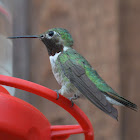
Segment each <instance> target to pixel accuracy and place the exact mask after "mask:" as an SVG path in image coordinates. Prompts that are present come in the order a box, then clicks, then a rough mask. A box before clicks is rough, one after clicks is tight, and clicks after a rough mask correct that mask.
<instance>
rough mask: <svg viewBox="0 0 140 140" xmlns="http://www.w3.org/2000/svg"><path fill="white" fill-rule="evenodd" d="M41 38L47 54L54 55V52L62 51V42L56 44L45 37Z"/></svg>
mask: <svg viewBox="0 0 140 140" xmlns="http://www.w3.org/2000/svg"><path fill="white" fill-rule="evenodd" d="M41 40H42V42H43V43H44V44H45V46H46V47H47V50H48V54H49V56H54V55H55V54H56V53H59V52H62V51H63V48H64V46H63V45H62V44H56V42H54V41H53V40H51V39H47V38H42V39H41Z"/></svg>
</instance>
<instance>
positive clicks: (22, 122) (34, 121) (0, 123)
mask: <svg viewBox="0 0 140 140" xmlns="http://www.w3.org/2000/svg"><path fill="white" fill-rule="evenodd" d="M0 84H1V85H6V86H10V87H15V88H18V89H21V90H25V91H28V92H31V93H33V94H36V95H39V96H41V97H44V98H46V99H48V100H50V101H52V102H54V103H56V104H57V105H59V106H61V107H62V108H64V109H65V110H66V111H67V112H69V113H70V114H71V115H72V116H73V117H74V118H75V119H76V120H77V121H78V123H79V125H53V126H52V125H51V124H50V123H49V121H48V120H47V118H46V117H45V116H44V115H43V114H42V113H41V112H40V111H39V110H37V109H36V108H35V107H34V106H32V105H30V104H29V103H27V102H25V101H23V100H21V99H18V98H16V97H13V96H11V95H10V94H9V92H8V91H7V90H6V89H5V88H4V87H2V86H0V112H1V113H0V140H66V139H67V138H68V137H69V136H70V135H72V134H80V133H84V135H85V140H93V139H94V134H93V128H92V125H91V122H90V121H89V119H88V118H87V116H86V115H85V113H84V112H83V111H82V110H81V109H80V108H79V107H78V106H77V105H75V104H74V106H73V107H71V102H70V101H69V100H68V99H67V98H65V97H63V96H62V95H60V97H59V99H58V100H56V98H57V93H56V92H55V91H53V90H51V89H48V88H46V87H44V86H41V85H38V84H35V83H33V82H29V81H26V80H22V79H19V78H14V77H10V76H4V75H0Z"/></svg>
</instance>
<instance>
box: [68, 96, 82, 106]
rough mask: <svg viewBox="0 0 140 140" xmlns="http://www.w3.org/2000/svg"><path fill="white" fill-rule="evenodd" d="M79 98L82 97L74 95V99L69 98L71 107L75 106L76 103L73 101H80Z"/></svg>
mask: <svg viewBox="0 0 140 140" xmlns="http://www.w3.org/2000/svg"><path fill="white" fill-rule="evenodd" d="M79 97H80V96H78V95H76V94H74V96H73V97H69V98H68V99H69V100H70V101H71V107H73V106H74V102H73V100H76V99H78V98H79Z"/></svg>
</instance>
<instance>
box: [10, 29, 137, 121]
mask: <svg viewBox="0 0 140 140" xmlns="http://www.w3.org/2000/svg"><path fill="white" fill-rule="evenodd" d="M8 38H9V39H16V38H39V39H40V40H41V41H42V42H43V43H44V44H45V46H46V48H47V50H48V55H49V59H50V63H51V67H52V72H53V74H54V77H55V79H56V80H57V82H58V83H59V84H60V85H61V89H59V90H58V91H57V95H58V96H57V99H58V98H59V94H61V95H63V94H70V93H71V94H73V97H71V98H70V100H71V101H72V103H73V100H76V99H77V98H79V97H80V94H83V95H84V96H85V97H86V98H87V99H88V100H89V101H90V102H91V103H93V104H94V105H95V106H96V107H98V108H99V109H101V110H102V111H103V112H105V113H106V114H108V115H109V116H111V117H112V118H114V119H116V120H118V111H117V109H116V108H115V107H114V106H113V105H119V106H126V107H128V108H130V109H132V110H135V111H137V105H136V104H134V103H132V102H130V101H128V100H127V99H125V98H124V97H122V96H121V95H119V94H118V93H117V92H115V91H114V90H113V89H112V88H111V87H110V86H109V85H108V84H107V83H106V82H105V81H104V80H103V79H102V78H101V77H100V76H99V74H98V73H97V71H96V70H95V69H94V68H93V67H92V66H91V65H90V64H89V62H88V61H87V60H86V59H85V58H84V57H83V56H82V55H80V54H79V53H78V52H77V51H76V50H75V49H73V44H74V41H73V38H72V36H71V34H70V33H69V32H68V31H67V30H66V29H63V28H53V29H49V30H48V31H46V32H44V33H43V34H40V35H27V36H14V37H8Z"/></svg>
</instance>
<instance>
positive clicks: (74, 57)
mask: <svg viewBox="0 0 140 140" xmlns="http://www.w3.org/2000/svg"><path fill="white" fill-rule="evenodd" d="M59 59H60V61H61V64H64V63H66V61H68V60H70V61H71V63H72V64H73V65H78V64H79V66H81V68H83V69H84V70H85V75H86V76H87V77H88V79H90V80H91V81H92V82H93V83H94V84H95V85H96V87H97V89H99V90H100V91H101V92H102V93H103V94H105V95H107V96H109V97H111V98H113V99H114V100H116V101H118V102H120V103H121V104H123V105H125V106H127V107H129V108H131V109H133V110H137V105H135V104H133V103H132V102H130V101H128V100H126V99H125V98H123V97H121V96H120V95H119V94H117V93H116V92H115V91H114V90H113V89H112V88H111V87H110V86H109V85H108V84H107V83H106V82H105V81H104V80H103V79H102V78H101V77H100V76H99V75H98V73H97V72H96V70H94V69H93V68H92V67H91V65H90V64H89V63H88V61H87V60H86V59H85V58H84V57H83V56H81V55H80V54H78V53H77V52H76V51H75V50H74V49H68V50H67V51H65V52H63V55H60V57H59ZM110 93H111V94H110Z"/></svg>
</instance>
